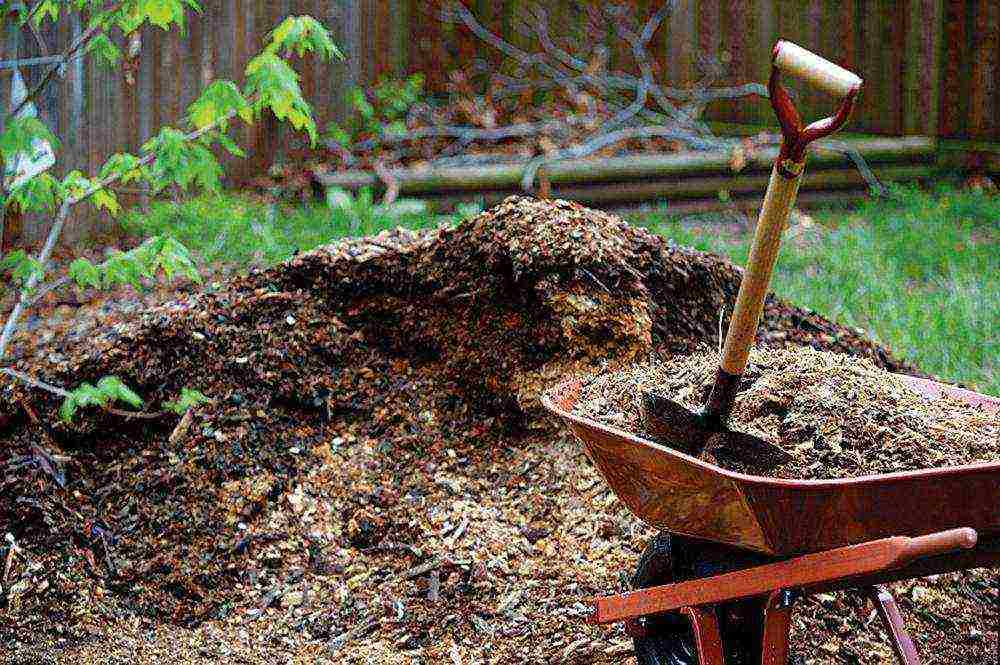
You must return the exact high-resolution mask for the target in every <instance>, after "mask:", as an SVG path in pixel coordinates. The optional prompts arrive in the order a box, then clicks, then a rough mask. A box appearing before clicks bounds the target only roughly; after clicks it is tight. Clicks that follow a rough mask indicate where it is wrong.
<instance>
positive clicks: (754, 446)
mask: <svg viewBox="0 0 1000 665" xmlns="http://www.w3.org/2000/svg"><path fill="white" fill-rule="evenodd" d="M782 72H784V73H786V74H789V75H792V76H795V77H797V78H800V79H803V80H805V81H806V82H807V83H809V84H811V85H813V86H815V87H818V88H820V89H822V90H825V91H826V92H828V93H830V94H832V95H834V96H836V97H837V98H838V99H840V107H839V108H838V109H837V111H836V113H835V114H834V115H832V116H830V117H829V118H824V119H823V120H818V121H816V122H814V123H812V124H810V125H808V126H806V127H803V126H802V121H801V120H800V119H799V114H798V112H797V111H796V110H795V107H794V106H793V105H792V101H791V98H790V97H789V96H788V92H787V91H786V90H785V89H784V88H783V87H782V85H781V82H780V75H781V73H782ZM861 84H862V81H861V79H860V78H858V77H857V76H856V75H854V74H853V73H851V72H849V71H847V70H846V69H844V68H842V67H839V66H837V65H835V64H833V63H832V62H829V61H828V60H824V59H823V58H821V57H819V56H818V55H816V54H814V53H811V52H809V51H807V50H806V49H804V48H802V47H801V46H797V45H795V44H793V43H791V42H787V41H779V42H778V43H777V44H775V45H774V50H773V51H772V54H771V77H770V79H769V81H768V84H767V89H768V94H769V96H770V99H771V107H772V108H773V109H774V112H775V114H776V115H777V116H778V123H779V124H780V125H781V137H782V140H781V148H780V150H779V152H778V158H777V160H776V161H775V163H774V168H773V170H772V171H771V179H770V182H769V183H768V185H767V194H765V196H764V204H763V206H762V207H761V211H760V218H759V219H758V220H757V229H756V230H755V232H754V238H753V245H752V246H751V249H750V258H749V260H748V262H747V267H746V271H745V272H744V273H743V280H742V281H741V282H740V291H739V294H738V295H737V297H736V308H735V309H734V310H733V316H732V321H731V322H730V324H729V330H728V332H727V334H726V342H725V345H724V347H723V350H722V358H721V360H720V363H719V369H718V371H717V372H716V375H715V382H714V384H713V385H712V391H711V393H709V396H708V401H707V402H706V404H705V406H704V408H702V409H701V410H700V411H697V412H696V411H691V410H690V409H689V408H688V407H686V406H684V405H683V404H681V403H679V402H677V401H675V400H673V399H670V398H669V397H668V396H665V395H662V394H658V393H656V392H652V391H644V392H643V394H642V398H641V406H642V410H643V416H644V418H645V421H646V426H647V429H648V430H649V431H650V432H651V433H652V434H655V435H657V436H658V437H660V438H662V439H664V440H666V441H669V442H670V445H671V446H672V447H675V448H677V449H679V450H682V451H684V452H686V453H688V454H691V455H700V454H701V453H702V452H703V451H705V450H706V449H709V450H711V451H712V452H713V454H716V455H719V456H726V457H728V458H729V459H735V460H742V461H745V462H748V463H752V464H753V465H754V466H756V467H764V468H767V467H773V466H777V465H779V464H781V463H783V462H786V461H788V460H789V459H791V456H790V455H789V454H788V453H787V452H786V451H784V450H783V449H781V448H780V447H779V446H777V445H775V444H773V443H771V442H769V441H765V440H764V439H761V438H760V437H757V436H753V435H751V434H747V433H744V432H736V431H732V430H730V429H729V428H728V427H727V426H726V420H727V418H728V417H729V413H730V410H731V409H732V406H733V400H734V398H735V397H736V393H737V392H738V390H739V386H740V379H741V377H742V376H743V371H744V370H745V369H746V365H747V358H748V356H749V355H750V347H751V345H752V344H753V341H754V338H755V337H756V335H757V326H758V324H759V323H760V317H761V312H762V311H763V309H764V297H765V296H766V295H767V291H768V285H769V284H770V282H771V271H772V270H773V269H774V261H775V259H776V258H777V256H778V248H779V247H780V245H781V234H782V231H784V228H785V223H786V222H787V221H788V213H789V211H790V210H791V208H792V205H793V204H794V202H795V195H796V193H797V192H798V190H799V182H800V180H801V179H802V170H803V166H804V165H805V151H806V147H807V146H808V145H809V144H810V143H812V142H813V141H815V140H817V139H820V138H823V137H825V136H829V135H830V134H832V133H833V132H835V131H837V130H838V129H840V128H841V127H842V126H843V125H844V123H845V122H846V121H847V118H848V116H849V115H850V113H851V109H852V108H853V107H854V100H855V97H856V96H857V94H858V91H859V90H860V89H861Z"/></svg>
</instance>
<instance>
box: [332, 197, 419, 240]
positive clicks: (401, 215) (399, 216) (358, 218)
mask: <svg viewBox="0 0 1000 665" xmlns="http://www.w3.org/2000/svg"><path fill="white" fill-rule="evenodd" d="M326 203H327V205H328V206H330V209H331V210H334V211H336V212H338V213H340V215H342V216H343V217H344V218H345V219H346V220H347V223H348V230H349V232H350V234H351V235H359V236H364V235H370V234H373V233H377V232H378V231H379V230H381V229H383V228H386V227H391V226H398V225H399V224H400V222H402V221H403V220H405V219H407V218H414V217H418V218H419V217H424V216H426V215H427V203H426V202H424V201H421V200H419V199H397V200H395V201H393V202H392V203H389V204H385V203H375V200H374V196H373V195H372V191H371V189H369V188H367V187H364V188H362V189H361V190H360V191H359V192H358V193H357V195H352V194H351V193H350V192H348V191H346V190H343V189H338V188H336V187H331V188H329V189H327V191H326Z"/></svg>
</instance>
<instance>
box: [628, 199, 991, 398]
mask: <svg viewBox="0 0 1000 665" xmlns="http://www.w3.org/2000/svg"><path fill="white" fill-rule="evenodd" d="M813 217H814V219H815V220H816V221H817V222H819V224H820V231H819V233H818V234H817V237H816V238H815V239H814V240H813V241H811V242H808V243H805V244H804V245H803V244H793V243H787V242H786V243H785V245H784V246H783V247H782V251H781V254H780V255H779V257H778V263H777V267H776V269H775V276H774V285H773V286H774V290H775V292H776V293H777V294H778V295H780V296H782V297H784V298H787V299H788V300H790V301H792V302H794V303H796V304H798V305H802V306H804V307H808V308H810V309H812V310H815V311H817V312H819V313H821V314H823V315H824V316H826V317H828V318H830V319H833V320H835V321H837V322H839V323H842V324H845V325H849V326H852V327H857V328H861V329H863V330H864V331H865V332H866V333H867V334H868V335H870V336H871V337H873V338H874V339H877V340H879V341H880V342H882V343H883V344H885V345H886V346H888V347H889V348H891V349H892V350H893V351H895V352H896V353H897V354H899V355H901V356H903V357H905V358H907V359H909V360H911V361H912V362H914V363H916V364H917V365H918V366H920V367H921V368H923V369H924V370H926V371H928V372H931V373H933V374H936V375H938V376H940V377H942V378H943V379H945V380H948V381H954V382H961V383H964V384H967V385H969V386H971V387H973V388H975V389H977V390H980V391H983V392H987V393H990V394H993V395H1000V365H998V355H1000V353H998V352H1000V325H998V323H1000V197H997V196H990V195H986V194H981V193H975V192H967V191H959V190H955V189H951V188H945V187H942V188H939V189H937V190H935V191H932V192H926V191H921V190H919V189H916V188H913V187H905V188H904V187H896V188H892V189H891V190H890V193H889V196H888V197H886V198H883V199H879V200H870V201H866V202H864V203H862V204H861V205H860V206H858V207H856V208H854V209H853V210H850V211H847V212H845V211H843V210H841V211H832V210H828V211H821V212H817V213H815V214H814V215H813ZM641 223H643V224H644V225H646V226H649V227H650V228H651V229H653V230H655V231H657V232H658V233H661V234H663V235H665V236H667V237H670V238H673V239H674V240H675V241H676V242H678V243H679V244H686V245H692V246H694V247H696V248H698V249H702V250H706V251H714V252H718V253H720V254H724V255H726V256H729V257H731V258H732V259H733V260H734V261H737V262H739V263H740V264H741V265H742V264H744V263H745V262H746V257H747V252H748V249H749V239H748V238H747V237H746V236H745V235H739V234H731V233H730V234H721V235H720V234H719V233H717V232H716V231H714V230H712V231H709V230H706V229H705V227H704V226H701V227H694V228H692V226H691V225H690V223H683V224H682V223H680V222H679V221H678V220H676V219H670V218H664V217H663V216H657V215H652V216H645V217H644V218H643V219H642V220H641Z"/></svg>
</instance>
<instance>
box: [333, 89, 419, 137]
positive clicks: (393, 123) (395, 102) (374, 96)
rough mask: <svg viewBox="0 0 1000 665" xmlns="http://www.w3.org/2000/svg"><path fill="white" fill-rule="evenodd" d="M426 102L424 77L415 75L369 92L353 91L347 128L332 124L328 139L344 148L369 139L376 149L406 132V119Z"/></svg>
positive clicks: (348, 98)
mask: <svg viewBox="0 0 1000 665" xmlns="http://www.w3.org/2000/svg"><path fill="white" fill-rule="evenodd" d="M423 98H424V77H423V75H422V74H413V75H412V76H409V77H407V78H405V79H391V78H384V79H382V80H380V81H379V82H378V83H377V84H376V85H375V86H373V87H372V88H371V89H370V90H369V91H368V92H365V91H364V90H363V89H361V88H352V89H351V90H350V91H348V93H347V103H348V106H349V107H350V109H351V111H352V114H351V116H350V118H349V119H348V121H347V124H346V125H339V124H337V123H336V122H331V123H329V124H328V125H327V126H326V138H328V139H330V140H332V141H336V142H337V143H339V144H340V145H342V146H344V147H345V148H347V147H349V146H351V145H352V144H354V143H356V142H357V141H359V140H361V139H364V138H368V139H371V140H372V141H373V142H374V143H375V144H376V145H377V144H378V143H379V142H380V140H381V139H383V138H384V137H386V136H391V135H401V134H404V133H405V132H406V115H407V113H409V112H410V109H411V108H413V106H414V104H416V103H418V102H419V101H420V100H422V99H423Z"/></svg>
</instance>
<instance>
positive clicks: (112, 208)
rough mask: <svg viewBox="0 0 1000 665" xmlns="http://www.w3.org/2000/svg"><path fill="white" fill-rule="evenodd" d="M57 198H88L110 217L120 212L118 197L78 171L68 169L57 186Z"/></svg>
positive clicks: (79, 199) (76, 199) (78, 199)
mask: <svg viewBox="0 0 1000 665" xmlns="http://www.w3.org/2000/svg"><path fill="white" fill-rule="evenodd" d="M57 190H58V194H59V198H62V199H71V200H74V201H81V200H84V199H89V200H90V203H91V204H93V206H94V207H95V208H97V209H98V210H106V211H107V212H108V213H109V214H110V215H111V216H112V217H115V216H117V215H118V213H119V212H121V206H120V205H119V204H118V197H117V196H115V193H114V192H112V191H111V190H109V189H104V188H103V187H101V185H100V182H99V181H95V180H91V179H90V178H88V177H87V176H85V175H84V174H83V173H81V172H80V171H70V172H69V173H67V174H66V177H64V178H63V179H62V182H61V183H59V184H58V187H57Z"/></svg>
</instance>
